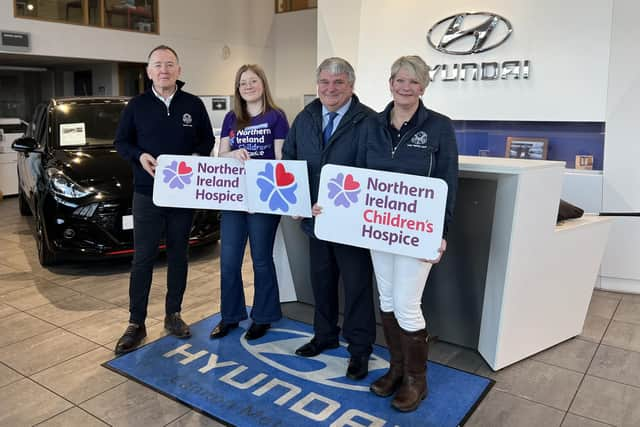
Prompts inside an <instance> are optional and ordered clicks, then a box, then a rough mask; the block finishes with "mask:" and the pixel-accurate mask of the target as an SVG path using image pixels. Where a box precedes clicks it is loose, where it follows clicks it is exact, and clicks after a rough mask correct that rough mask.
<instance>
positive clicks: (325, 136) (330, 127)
mask: <svg viewBox="0 0 640 427" xmlns="http://www.w3.org/2000/svg"><path fill="white" fill-rule="evenodd" d="M337 116H338V113H336V112H335V111H330V112H329V122H328V123H327V125H326V126H325V127H324V131H322V141H323V142H324V145H325V146H326V145H327V142H328V141H329V138H331V134H332V133H333V121H334V120H335V119H336V117H337Z"/></svg>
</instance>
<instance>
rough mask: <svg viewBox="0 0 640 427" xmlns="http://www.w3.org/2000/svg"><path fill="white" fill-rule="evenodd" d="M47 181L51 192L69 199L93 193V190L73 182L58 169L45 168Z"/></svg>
mask: <svg viewBox="0 0 640 427" xmlns="http://www.w3.org/2000/svg"><path fill="white" fill-rule="evenodd" d="M47 174H48V175H49V181H51V188H52V189H53V192H54V193H56V194H58V195H60V196H64V197H67V198H70V199H79V198H81V197H85V196H88V195H90V194H93V191H91V190H87V189H86V188H84V187H82V186H81V185H80V184H78V183H76V182H74V181H73V180H72V179H71V178H69V177H68V176H66V175H65V174H63V173H62V172H61V171H59V170H58V169H54V168H51V169H47Z"/></svg>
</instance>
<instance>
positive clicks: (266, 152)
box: [220, 110, 289, 160]
mask: <svg viewBox="0 0 640 427" xmlns="http://www.w3.org/2000/svg"><path fill="white" fill-rule="evenodd" d="M235 127H236V115H235V113H234V112H233V111H229V112H228V113H227V115H226V116H224V120H223V121H222V131H221V132H220V137H221V138H224V137H229V145H230V146H231V149H232V150H237V149H238V148H244V149H245V150H247V151H248V152H249V155H250V156H251V158H253V159H267V160H272V159H275V158H276V156H275V151H274V144H273V141H274V140H276V139H285V138H286V137H287V133H288V132H289V123H288V122H287V118H286V117H285V115H284V113H283V112H282V111H280V110H270V111H268V112H266V113H264V114H261V115H259V116H255V117H252V118H251V123H249V126H247V127H246V128H244V129H242V130H241V131H237V132H236V131H235V130H234V129H235Z"/></svg>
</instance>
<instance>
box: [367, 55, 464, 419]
mask: <svg viewBox="0 0 640 427" xmlns="http://www.w3.org/2000/svg"><path fill="white" fill-rule="evenodd" d="M428 84H429V67H428V65H427V64H426V63H425V62H424V61H423V60H422V58H420V57H419V56H402V57H400V58H398V59H397V60H396V61H395V62H394V63H393V65H392V66H391V76H390V78H389V89H390V90H391V96H392V97H393V101H391V102H390V103H389V104H388V105H387V107H386V108H385V110H384V111H383V112H381V113H379V114H378V116H377V117H376V118H374V119H371V120H369V122H368V123H367V127H366V131H365V132H363V134H362V135H361V136H362V137H363V138H364V141H365V142H364V143H365V144H366V150H365V151H366V167H367V168H369V169H379V170H385V171H390V172H399V173H405V174H411V175H422V176H426V177H434V178H440V179H443V180H445V181H446V183H447V185H448V187H449V189H448V194H447V204H446V212H445V223H444V232H443V235H442V243H441V246H440V249H439V255H438V257H437V258H436V259H420V258H412V257H408V256H402V255H395V254H390V253H386V252H380V251H374V250H372V251H371V259H372V261H373V268H374V272H375V276H376V281H377V284H378V293H379V294H380V311H381V316H382V326H383V330H384V336H385V340H386V342H387V346H388V348H389V353H390V355H391V361H390V367H389V370H388V372H387V373H386V374H385V375H383V376H382V377H381V378H379V379H377V380H376V381H374V382H373V383H372V384H371V391H372V392H373V393H375V394H376V395H378V396H384V397H386V396H391V395H392V394H394V393H395V395H394V398H393V401H392V402H391V404H392V406H393V407H394V408H396V409H398V410H399V411H405V412H408V411H414V410H415V409H417V408H418V406H419V405H420V402H421V401H422V400H423V399H425V398H426V396H427V394H428V388H427V377H426V374H427V372H426V364H427V352H428V339H429V335H428V333H427V329H426V321H425V319H424V316H423V314H422V307H421V302H422V293H423V291H424V287H425V284H426V281H427V277H428V276H429V271H430V270H431V266H432V265H433V264H435V263H437V262H439V261H440V258H441V257H442V254H443V253H444V251H445V250H446V248H447V241H446V238H447V232H448V228H449V225H450V224H451V219H452V217H453V209H454V205H455V200H456V191H457V187H458V149H457V145H456V137H455V133H454V131H453V126H452V123H451V120H450V119H449V118H448V117H446V116H444V115H442V114H440V113H437V112H435V111H433V110H430V109H428V108H426V107H425V106H424V104H423V103H422V95H423V94H424V92H425V89H426V88H427V85H428ZM427 257H429V258H430V257H432V256H431V255H427V254H425V258H427Z"/></svg>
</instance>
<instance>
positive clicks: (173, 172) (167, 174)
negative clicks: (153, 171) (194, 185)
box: [162, 160, 193, 190]
mask: <svg viewBox="0 0 640 427" xmlns="http://www.w3.org/2000/svg"><path fill="white" fill-rule="evenodd" d="M162 173H163V174H164V179H163V181H164V183H165V184H166V183H168V184H169V188H179V189H180V190H182V189H183V188H184V186H185V184H191V177H192V176H193V169H192V168H191V167H189V166H187V164H186V163H185V162H180V163H178V161H177V160H174V161H173V162H171V164H170V165H169V166H167V167H165V168H164V169H163V170H162Z"/></svg>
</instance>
